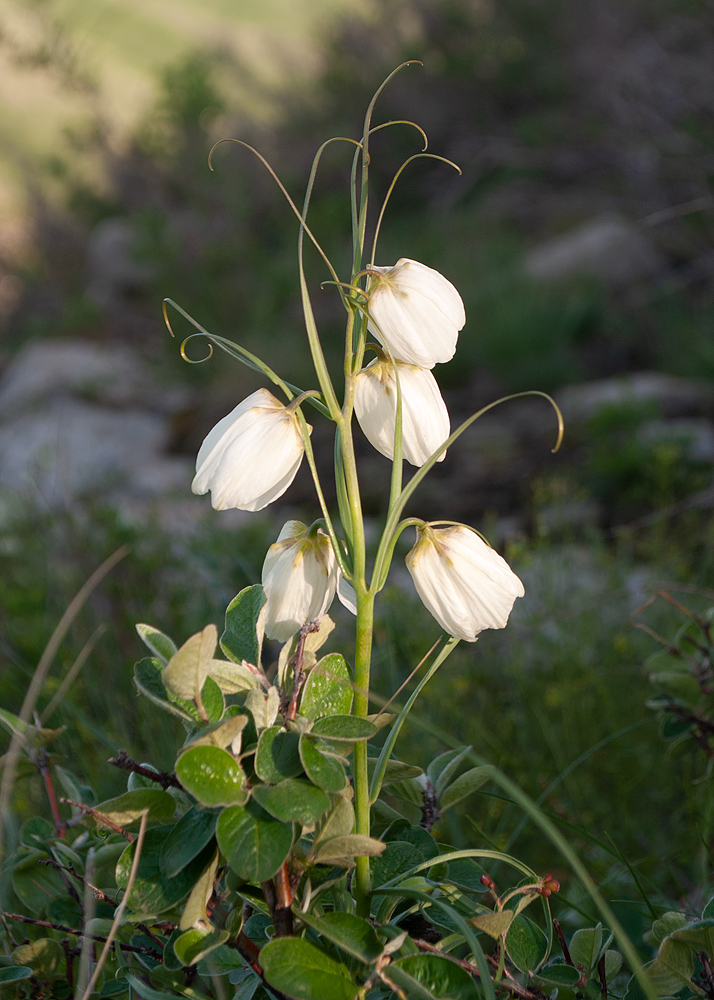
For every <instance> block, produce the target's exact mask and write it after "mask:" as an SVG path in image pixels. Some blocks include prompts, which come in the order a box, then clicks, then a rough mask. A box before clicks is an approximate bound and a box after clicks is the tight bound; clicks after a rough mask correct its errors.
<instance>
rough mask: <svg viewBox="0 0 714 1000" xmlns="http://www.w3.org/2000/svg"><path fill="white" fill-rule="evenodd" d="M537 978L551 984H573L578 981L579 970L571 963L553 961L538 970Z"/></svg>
mask: <svg viewBox="0 0 714 1000" xmlns="http://www.w3.org/2000/svg"><path fill="white" fill-rule="evenodd" d="M538 979H542V980H543V982H545V983H552V985H553V986H575V985H576V984H577V983H578V982H579V981H580V972H579V971H578V969H576V968H575V966H573V965H564V964H561V963H558V964H556V963H553V964H552V965H544V966H543V968H542V969H540V970H539V972H538Z"/></svg>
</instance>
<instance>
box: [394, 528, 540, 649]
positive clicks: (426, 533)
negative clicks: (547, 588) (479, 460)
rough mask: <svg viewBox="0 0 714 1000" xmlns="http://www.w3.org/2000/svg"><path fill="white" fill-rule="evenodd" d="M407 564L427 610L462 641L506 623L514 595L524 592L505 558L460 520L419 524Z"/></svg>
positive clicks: (514, 598)
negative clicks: (453, 522)
mask: <svg viewBox="0 0 714 1000" xmlns="http://www.w3.org/2000/svg"><path fill="white" fill-rule="evenodd" d="M406 564H407V569H408V570H409V572H410V573H411V577H412V580H413V581H414V586H415V587H416V589H417V593H418V594H419V597H420V598H421V599H422V601H423V603H424V605H425V607H426V608H427V610H428V611H430V612H431V614H432V615H433V616H434V618H436V620H437V621H438V623H439V624H440V625H441V627H442V628H443V629H444V630H445V631H446V632H448V633H449V635H453V636H456V637H457V638H459V639H465V640H466V642H474V641H475V640H476V638H477V636H478V633H479V632H481V631H482V630H483V629H485V628H505V626H506V623H507V622H508V616H509V615H510V613H511V610H512V608H513V605H514V602H515V600H516V598H517V597H523V595H524V594H525V590H524V588H523V584H522V583H521V581H520V580H519V579H518V577H517V576H516V574H515V573H514V572H513V570H512V569H511V568H510V566H509V565H508V563H507V562H506V560H505V559H503V558H502V557H501V556H499V554H498V553H497V552H495V551H494V550H493V549H492V548H491V547H490V546H489V545H487V544H486V542H484V541H483V539H482V538H480V536H479V535H477V534H476V533H475V532H474V531H471V529H470V528H467V527H466V525H463V524H457V525H446V526H444V527H432V526H431V525H428V524H423V525H420V526H419V527H418V528H417V541H416V545H415V546H414V548H413V549H412V550H411V551H410V552H409V554H408V555H407V558H406Z"/></svg>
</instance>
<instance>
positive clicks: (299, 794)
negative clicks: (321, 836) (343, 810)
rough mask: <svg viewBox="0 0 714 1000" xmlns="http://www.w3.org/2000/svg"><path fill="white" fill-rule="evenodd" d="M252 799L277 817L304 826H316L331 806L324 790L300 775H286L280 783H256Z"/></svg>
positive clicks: (284, 821)
mask: <svg viewBox="0 0 714 1000" xmlns="http://www.w3.org/2000/svg"><path fill="white" fill-rule="evenodd" d="M253 798H254V799H255V800H256V802H258V803H259V804H260V805H261V806H262V807H263V809H265V810H266V811H267V812H269V813H270V815H271V816H274V817H275V819H279V820H281V821H282V822H283V823H300V824H301V825H302V826H313V825H314V824H315V823H316V822H317V820H318V819H319V818H320V816H322V814H323V813H324V812H326V811H327V810H328V809H329V808H330V800H329V798H328V796H327V795H326V794H325V792H323V791H322V789H320V788H316V787H315V785H313V784H311V783H310V782H309V781H299V780H298V779H297V778H286V779H285V781H281V782H280V784H279V785H256V787H255V788H254V789H253Z"/></svg>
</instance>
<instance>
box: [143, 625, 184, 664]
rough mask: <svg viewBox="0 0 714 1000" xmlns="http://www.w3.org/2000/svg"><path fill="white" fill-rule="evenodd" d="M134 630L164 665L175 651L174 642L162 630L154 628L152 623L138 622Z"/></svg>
mask: <svg viewBox="0 0 714 1000" xmlns="http://www.w3.org/2000/svg"><path fill="white" fill-rule="evenodd" d="M136 631H137V633H138V635H139V638H140V639H141V641H142V642H143V643H144V645H145V646H147V647H148V648H149V649H150V650H151V652H152V653H153V654H154V656H157V657H158V658H159V659H160V660H161V661H162V662H163V664H164V666H166V664H167V663H168V662H169V660H170V659H171V657H172V656H173V655H174V653H175V652H176V643H175V642H174V641H173V640H172V639H169V637H168V636H167V635H164V633H163V632H160V631H159V630H158V629H157V628H154V627H153V625H144V624H142V623H139V624H138V625H137V626H136Z"/></svg>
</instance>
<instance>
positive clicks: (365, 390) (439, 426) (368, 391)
mask: <svg viewBox="0 0 714 1000" xmlns="http://www.w3.org/2000/svg"><path fill="white" fill-rule="evenodd" d="M396 367H397V371H398V372H399V385H400V386H401V390H402V453H403V455H404V458H406V460H407V462H411V464H412V465H418V466H421V465H423V464H424V463H425V462H426V460H427V459H428V458H429V456H430V455H432V454H433V452H435V451H436V449H437V448H438V447H439V445H441V444H443V443H444V441H446V439H447V438H448V436H449V434H450V432H451V424H450V422H449V413H448V410H447V409H446V404H445V403H444V400H443V399H442V398H441V393H440V392H439V386H438V385H437V383H436V379H435V378H434V376H433V375H432V374H431V372H430V371H428V369H426V368H418V367H417V366H416V365H408V364H405V363H404V362H403V361H397V362H396ZM355 413H356V414H357V419H358V421H359V425H360V427H361V428H362V430H363V431H364V434H365V437H366V438H367V440H368V441H369V442H370V444H371V445H373V447H375V448H376V449H377V451H379V452H381V454H382V455H386V456H387V458H394V428H395V424H396V418H397V379H396V376H395V373H394V366H393V365H392V363H391V362H390V361H388V360H386V359H381V358H377V359H376V360H375V361H372V362H371V364H369V365H367V367H366V368H363V369H362V371H361V372H359V373H358V374H357V377H356V379H355ZM445 457H446V452H444V453H443V454H441V455H439V458H438V459H437V461H439V462H442V461H443V460H444V458H445Z"/></svg>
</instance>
